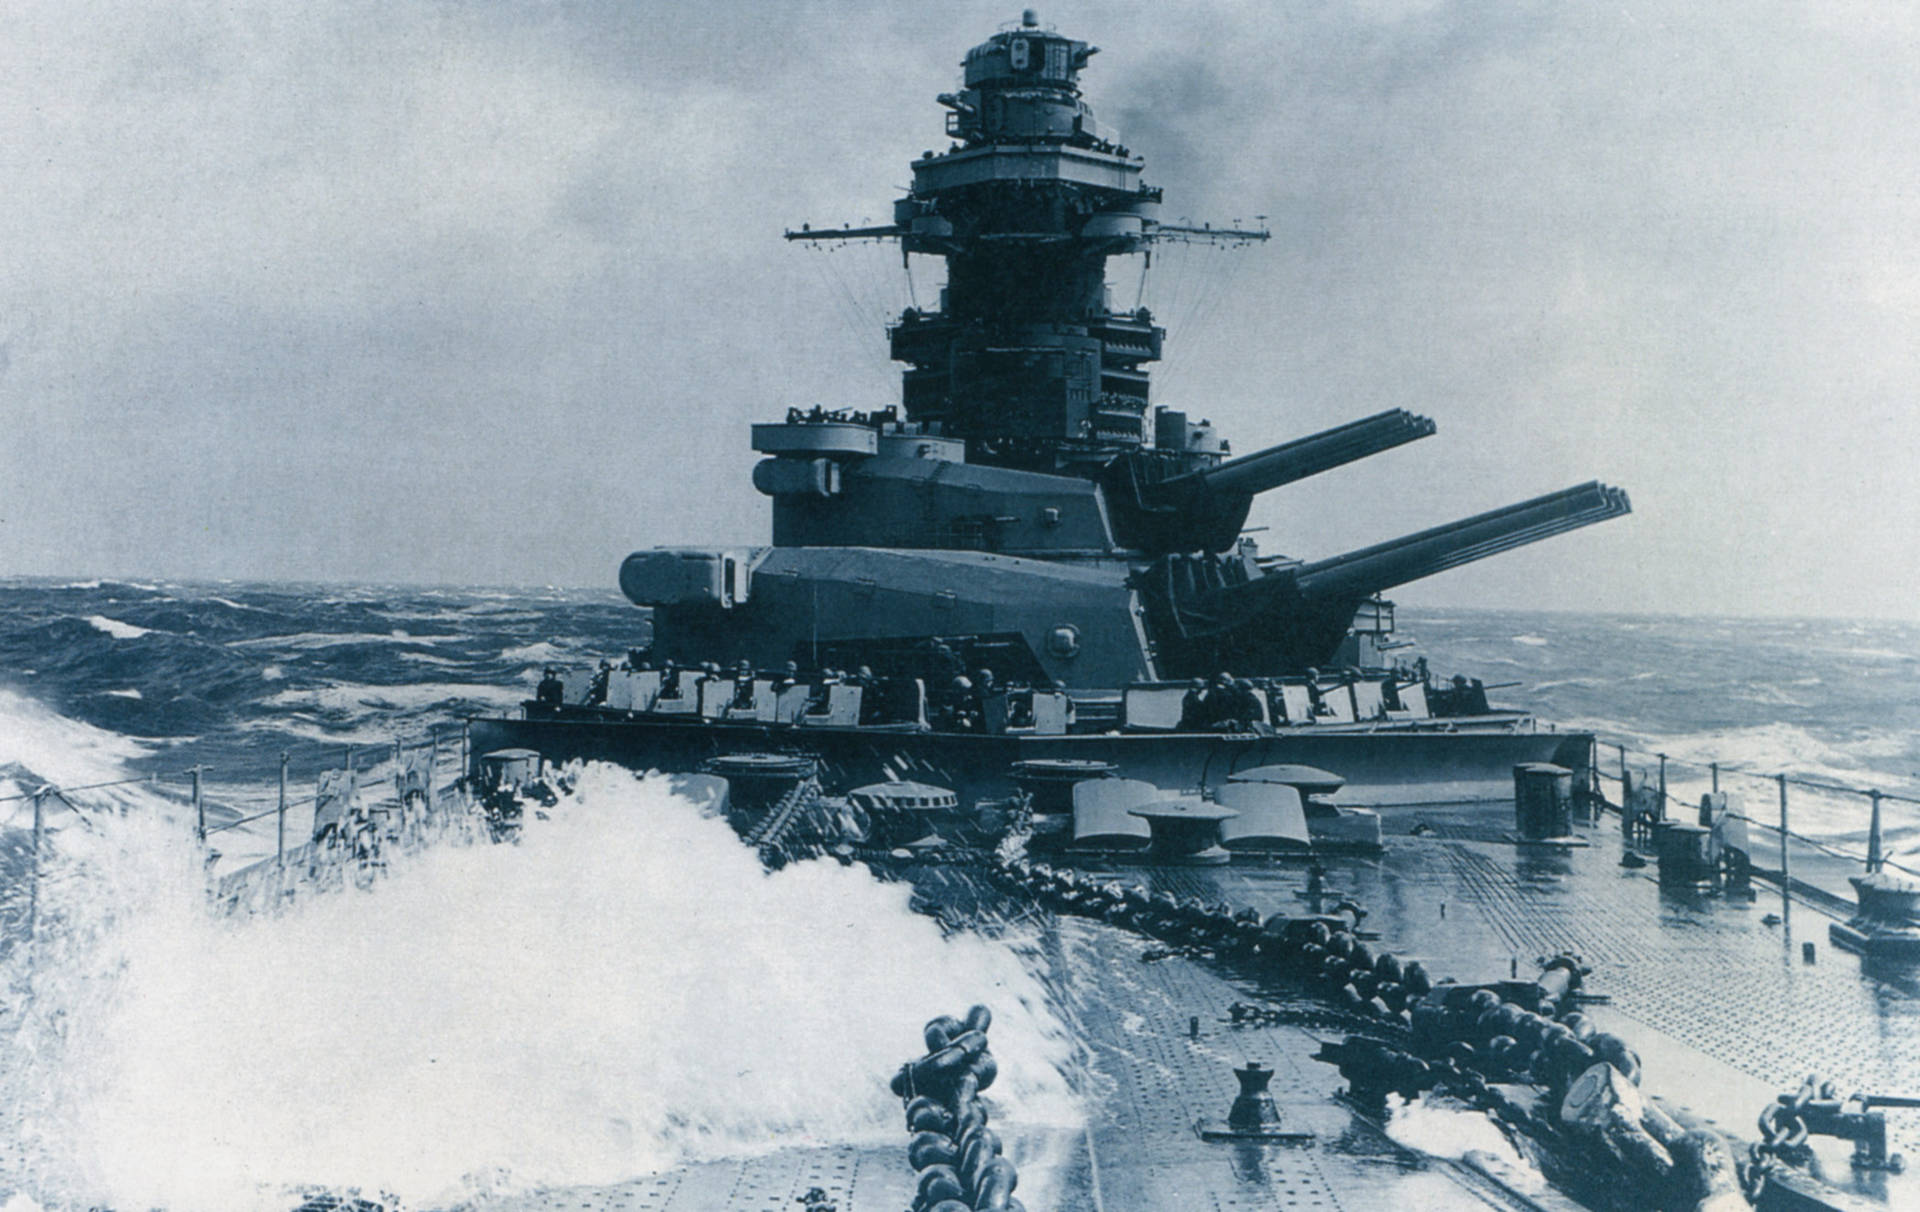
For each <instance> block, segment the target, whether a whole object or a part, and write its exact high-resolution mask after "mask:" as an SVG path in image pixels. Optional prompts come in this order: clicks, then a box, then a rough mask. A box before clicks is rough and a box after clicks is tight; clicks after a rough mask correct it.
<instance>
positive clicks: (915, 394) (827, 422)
mask: <svg viewBox="0 0 1920 1212" xmlns="http://www.w3.org/2000/svg"><path fill="white" fill-rule="evenodd" d="M1096 49H1097V48H1095V47H1093V46H1090V45H1089V44H1087V43H1086V42H1082V41H1077V40H1075V39H1073V38H1069V37H1066V36H1064V35H1061V34H1059V33H1057V32H1055V31H1053V30H1051V29H1046V28H1042V27H1040V26H1039V25H1037V24H1028V23H1021V24H1017V25H1016V26H1015V28H1013V29H1011V30H1009V31H1007V32H1005V33H1004V34H1002V35H999V36H996V37H995V38H993V39H991V40H989V41H987V42H985V43H982V44H981V45H980V46H978V47H976V48H974V49H973V50H972V51H970V52H969V53H968V55H967V56H966V59H965V62H964V64H963V81H962V84H963V87H962V88H961V89H960V90H959V91H958V92H954V93H945V94H942V95H941V96H940V97H939V102H940V104H941V105H942V106H943V107H944V108H945V109H946V111H947V116H946V131H947V134H948V135H949V136H950V137H951V139H952V144H951V146H950V147H949V148H948V150H946V151H944V152H941V153H938V154H936V153H934V152H932V151H928V152H927V153H925V154H924V155H922V156H921V157H920V158H919V159H917V160H915V161H914V162H913V164H912V173H913V185H912V187H911V189H910V190H909V191H908V192H907V193H906V195H905V196H904V197H901V198H900V199H898V200H897V201H896V202H895V203H894V207H893V222H891V223H889V224H886V225H883V226H865V227H852V226H846V227H839V228H814V227H812V226H810V225H809V226H803V227H802V228H800V229H798V230H793V231H789V232H787V233H786V235H787V238H788V240H790V241H794V242H797V243H805V244H814V245H819V244H829V243H840V242H845V241H885V242H892V243H894V244H897V246H898V247H899V249H900V253H901V256H902V259H903V261H904V260H908V259H910V258H912V257H916V256H918V257H923V258H927V257H931V258H937V259H939V260H940V261H941V262H942V263H943V264H944V268H945V282H946V284H945V286H944V288H943V289H942V290H941V293H940V302H939V306H938V307H937V308H933V309H921V308H917V307H910V308H908V309H907V310H906V311H904V312H903V313H902V314H901V315H900V316H899V317H898V318H897V320H896V321H895V322H894V323H893V324H892V326H891V327H890V330H889V332H888V339H889V342H890V352H891V356H892V358H893V359H894V360H896V361H898V362H901V363H904V364H905V370H904V373H903V375H902V388H901V398H900V401H899V403H898V404H897V405H891V406H888V407H886V408H883V409H877V410H872V411H864V412H863V411H860V410H857V409H854V408H844V407H843V408H831V409H829V408H826V407H822V406H816V407H813V408H811V409H802V408H793V409H790V410H789V411H788V412H787V414H786V415H785V417H784V418H782V419H780V420H775V421H770V422H768V423H765V424H759V425H755V426H754V427H753V431H752V446H753V449H754V450H755V451H756V452H758V453H759V454H761V455H762V456H764V457H763V458H762V459H761V461H760V462H759V463H758V465H757V466H755V467H754V468H753V484H754V486H755V487H756V488H757V489H758V490H759V491H760V492H762V493H763V494H765V495H766V496H767V497H769V498H771V501H772V512H773V525H772V539H773V542H772V545H771V546H767V547H741V548H719V549H716V548H694V547H670V548H657V549H653V550H647V551H640V552H636V553H634V554H633V555H631V556H629V557H628V558H627V559H626V561H625V563H624V564H623V565H622V566H621V568H620V573H619V584H620V588H621V589H622V591H623V592H624V593H625V594H626V596H627V597H628V598H629V599H630V600H631V601H632V602H634V603H635V604H636V605H638V606H641V607H644V608H646V610H647V611H648V612H649V616H648V620H647V624H648V627H649V628H650V631H649V634H648V636H647V638H646V639H645V640H644V641H642V642H641V643H638V644H636V645H635V647H634V648H633V649H632V650H631V651H630V652H628V653H624V654H615V655H616V656H617V660H615V659H613V658H610V659H609V660H608V661H607V662H606V663H605V664H603V665H602V667H601V668H600V669H599V670H597V671H596V670H572V671H567V672H559V671H556V672H555V673H554V675H553V676H552V677H551V678H550V679H549V680H548V681H547V682H546V683H544V684H543V685H542V687H541V692H540V695H539V696H538V698H537V700H536V701H535V702H534V703H532V704H530V705H529V708H528V709H527V710H526V711H525V712H524V713H523V714H522V716H520V717H519V718H510V719H484V720H477V721H475V723H474V728H475V730H476V744H477V745H478V746H479V747H480V748H481V749H482V750H511V749H529V750H533V751H537V752H538V753H540V754H542V755H544V756H545V757H546V758H548V759H550V760H567V759H572V758H594V759H606V760H612V761H617V762H622V763H625V764H629V765H636V766H642V767H659V768H662V769H667V770H680V771H688V770H693V769H696V768H698V767H699V766H700V765H701V764H702V763H703V762H709V761H712V760H716V759H719V760H726V759H729V758H733V757H736V756H738V755H742V754H751V753H765V752H772V753H789V752H790V753H794V754H798V755H801V756H804V757H807V758H809V759H811V760H813V761H815V762H817V764H818V765H819V767H820V775H821V778H822V779H823V780H824V782H825V784H826V786H827V789H828V790H829V791H831V792H835V793H843V792H847V791H851V790H854V789H856V788H860V787H865V786H871V785H874V784H877V783H880V782H884V781H887V780H889V779H900V778H907V777H911V778H913V779H915V780H918V781H922V782H925V783H928V784H931V785H935V786H940V787H945V788H947V789H949V790H951V791H952V792H953V793H954V795H955V797H956V799H957V802H958V804H959V806H960V808H961V810H962V811H963V812H965V811H967V810H968V809H969V807H970V806H971V805H975V804H979V803H984V802H995V801H1005V800H1008V799H1009V798H1011V797H1013V796H1016V795H1018V794H1021V793H1022V792H1023V791H1027V792H1030V791H1032V790H1033V788H1032V787H1031V786H1025V785H1023V784H1031V783H1033V782H1034V781H1035V780H1036V779H1038V780H1042V781H1044V780H1046V779H1048V778H1055V779H1058V778H1065V777H1068V776H1069V775H1070V774H1071V773H1072V771H1073V770H1075V769H1081V768H1089V767H1087V764H1089V763H1091V764H1094V765H1097V766H1098V767H1099V768H1101V769H1111V770H1118V771H1121V772H1124V773H1125V775H1126V776H1127V777H1128V778H1130V779H1134V780H1139V781H1144V782H1145V783H1149V784H1151V785H1153V786H1155V787H1158V788H1163V789H1177V788H1198V787H1204V786H1207V785H1209V784H1210V783H1211V782H1215V781H1220V780H1224V779H1226V778H1227V777H1228V776H1229V775H1231V774H1233V773H1234V772H1236V771H1242V770H1254V769H1260V768H1263V767H1268V766H1276V765H1297V766H1308V767H1313V768H1323V769H1329V770H1333V771H1337V772H1338V773H1339V774H1340V775H1341V777H1342V778H1343V779H1344V780H1345V783H1346V787H1347V792H1346V800H1347V802H1348V803H1349V804H1352V805H1366V806H1375V805H1393V804H1406V803H1411V802H1420V801H1422V800H1425V801H1428V802H1432V801H1435V800H1438V801H1452V800H1459V799H1466V798H1478V797H1489V798H1495V799H1497V798H1499V797H1501V796H1504V795H1506V794H1508V791H1507V788H1508V787H1509V785H1510V781H1511V774H1510V772H1511V770H1512V769H1513V767H1515V766H1516V765H1521V764H1526V763H1538V764H1546V765H1559V766H1562V767H1564V768H1566V769H1568V770H1570V771H1572V772H1573V774H1574V779H1575V782H1576V783H1578V784H1580V785H1582V786H1584V785H1585V784H1586V783H1587V782H1588V781H1589V778H1588V770H1589V766H1590V761H1589V756H1588V755H1589V754H1590V751H1591V748H1592V738H1591V737H1589V736H1584V735H1578V734H1570V733H1555V732H1552V731H1550V730H1546V729H1543V728H1542V727H1541V726H1540V725H1539V723H1538V722H1537V721H1536V720H1534V719H1533V718H1531V717H1530V716H1529V715H1527V714H1526V713H1523V712H1517V711H1502V710H1498V709H1496V708H1494V707H1493V706H1491V705H1490V704H1489V702H1488V698H1487V693H1486V688H1485V686H1484V685H1483V684H1481V683H1479V682H1477V681H1472V680H1470V679H1468V678H1466V677H1464V676H1454V677H1452V678H1450V679H1445V680H1442V679H1439V678H1437V677H1436V676H1435V675H1434V674H1433V672H1432V671H1430V670H1429V669H1428V668H1427V666H1426V663H1425V662H1424V661H1423V660H1419V659H1416V658H1412V657H1410V656H1409V651H1410V648H1409V643H1408V641H1406V640H1405V639H1403V638H1401V637H1399V636H1397V635H1396V631H1395V608H1394V604H1393V603H1392V602H1391V601H1390V600H1388V599H1387V598H1385V597H1383V596H1382V595H1383V594H1384V593H1385V592H1386V591H1388V590H1391V589H1393V588H1395V587H1397V586H1401V585H1405V584H1407V583H1409V582H1412V581H1416V580H1418V579H1420V578H1423V577H1427V576H1431V575H1434V574H1436V573H1439V572H1442V571H1445V570H1448V569H1451V568H1456V567H1458V566H1460V565H1463V564H1466V563H1469V562H1471V561H1475V560H1480V559H1485V558H1487V557H1490V556H1494V555H1497V554H1499V553H1502V552H1505V551H1509V550H1512V549H1514V548H1516V547H1519V546H1522V545H1525V544H1529V543H1534V542H1537V541H1540V540H1542V539H1546V538H1549V537H1552V536H1555V535H1559V534H1563V533H1566V532H1568V531H1571V530H1574V529H1577V528H1580V527H1583V526H1587V525H1591V524H1594V523H1597V522H1601V521H1605V520H1608V519H1610V518H1616V517H1619V516H1621V515H1622V514H1625V513H1627V512H1628V510H1629V504H1628V501H1627V496H1626V494H1625V493H1624V492H1622V491H1621V490H1619V489H1617V488H1612V487H1609V486H1606V485H1603V484H1600V483H1598V482H1594V483H1588V484H1584V485H1580V486H1577V487H1573V488H1568V489H1566V490H1564V491H1561V492H1555V493H1549V494H1546V495H1544V496H1540V497H1536V498H1534V499H1531V500H1528V501H1523V502H1520V503H1518V504H1514V505H1509V506H1506V507H1503V508H1499V509H1493V510H1489V511H1487V512H1483V513H1480V514H1477V515H1474V516H1472V517H1468V518H1464V519H1461V520H1458V521H1454V522H1451V523H1447V524H1443V525H1438V526H1433V527H1431V528H1428V529H1425V530H1422V531H1419V532H1417V533H1414V534H1410V535H1406V536H1403V537H1400V538H1396V539H1391V540H1388V541H1385V542H1380V543H1376V544H1373V545H1371V546H1368V547H1365V548H1362V549H1360V550H1357V551H1351V552H1347V553H1345V554H1340V555H1334V556H1329V557H1322V558H1292V557H1288V556H1282V555H1269V554H1262V553H1261V552H1260V550H1259V548H1258V546H1257V545H1256V543H1255V542H1254V540H1253V539H1252V537H1251V536H1250V535H1249V533H1248V532H1247V530H1246V522H1247V518H1248V514H1249V511H1250V509H1251V508H1252V505H1253V502H1254V499H1255V497H1256V496H1257V495H1259V494H1261V493H1264V492H1268V491H1272V490H1276V489H1280V488H1282V487H1284V486H1287V485H1290V484H1295V483H1298V482H1300V481H1302V480H1305V479H1307V478H1309V477H1312V476H1315V475H1319V474H1322V473H1326V472H1330V471H1333V470H1334V469H1336V468H1339V467H1341V466H1343V465H1346V464H1350V463H1352V462H1354V461H1356V460H1360V459H1364V458H1367V457H1369V456H1373V455H1377V454H1380V453H1382V452H1385V451H1388V450H1391V449H1394V448H1396V447H1399V446H1402V445H1405V444H1407V443H1410V442H1414V441H1417V440H1420V439H1423V438H1426V437H1429V436H1431V435H1432V434H1434V433H1435V432H1436V426H1435V423H1434V422H1433V421H1432V420H1431V419H1429V418H1426V417H1422V416H1418V415H1415V414H1413V413H1410V412H1408V411H1406V410H1403V409H1395V410H1390V411H1386V412H1382V413H1379V414H1376V415H1373V416H1369V417H1364V418H1360V419H1357V420H1354V421H1351V422H1349V423H1347V424H1343V425H1339V426H1336V427H1334V428H1332V429H1329V430H1326V431H1324V432H1320V433H1315V434H1311V435H1308V436H1305V437H1299V438H1295V439H1293V440H1290V441H1285V442H1282V443H1280V444H1278V445H1274V446H1270V447H1267V448H1265V449H1262V450H1258V451H1256V452H1254V453H1251V454H1244V455H1238V456H1235V455H1233V454H1232V452H1231V448H1230V445H1229V443H1228V441H1227V439H1226V438H1225V437H1224V436H1222V435H1221V434H1220V433H1219V432H1217V430H1216V429H1215V428H1214V427H1213V426H1212V425H1211V424H1210V423H1209V422H1207V421H1205V420H1203V419H1199V418H1198V417H1196V416H1195V415H1193V414H1192V413H1190V412H1185V411H1179V410H1175V409H1171V408H1167V407H1157V406H1153V405H1152V404H1151V403H1150V401H1149V370H1148V367H1149V365H1150V364H1151V363H1153V362H1154V361H1156V360H1158V359H1159V358H1160V356H1161V353H1162V349H1163V338H1164V335H1165V334H1164V330H1163V329H1162V328H1161V327H1160V326H1159V325H1158V324H1157V323H1156V320H1155V317H1154V315H1153V314H1152V313H1151V312H1150V311H1149V310H1147V309H1145V308H1136V309H1133V310H1124V309H1118V308H1116V307H1115V306H1114V305H1113V302H1112V300H1111V292H1110V290H1109V288H1108V286H1107V283H1106V272H1107V265H1108V261H1109V259H1110V258H1113V257H1116V256H1126V255H1137V256H1140V257H1142V258H1144V259H1146V260H1147V261H1148V262H1149V263H1150V261H1151V258H1152V255H1153V252H1154V249H1155V248H1156V247H1157V246H1161V245H1165V244H1168V243H1171V242H1182V243H1206V244H1224V245H1248V244H1256V243H1259V242H1262V241H1265V240H1267V239H1268V237H1269V233H1268V232H1267V231H1265V230H1262V229H1258V228H1249V227H1243V226H1239V225H1235V224H1224V225H1214V224H1210V223H1203V224H1194V223H1189V222H1177V223H1176V222H1168V221H1165V220H1164V219H1163V218H1162V217H1161V214H1160V210H1161V203H1162V192H1161V190H1160V189H1159V188H1158V187H1156V186H1153V185H1150V184H1146V183H1145V182H1144V181H1143V173H1144V171H1145V165H1144V161H1143V159H1142V158H1141V157H1139V156H1137V155H1135V154H1133V152H1132V151H1131V150H1129V149H1128V148H1127V147H1126V146H1124V145H1123V144H1122V143H1120V142H1119V134H1118V132H1114V131H1111V130H1109V129H1107V128H1106V127H1105V126H1103V125H1102V124H1101V123H1100V122H1099V121H1098V120H1097V119H1096V118H1095V116H1094V114H1093V112H1092V110H1091V108H1090V107H1089V105H1088V104H1087V103H1086V101H1085V100H1084V99H1083V97H1082V95H1081V90H1080V87H1079V80H1080V73H1081V71H1082V70H1083V69H1084V68H1085V67H1086V65H1087V64H1088V61H1089V60H1090V58H1091V57H1092V56H1093V55H1094V53H1095V51H1096ZM638 630H639V624H638V622H636V631H638ZM1036 764H1038V765H1036ZM1040 798H1041V801H1042V806H1043V809H1044V808H1045V807H1047V806H1048V805H1049V804H1051V803H1052V802H1053V801H1052V800H1050V799H1049V797H1048V796H1046V795H1044V794H1043V795H1042V796H1041V797H1040ZM1054 798H1055V799H1057V797H1054ZM1136 823H1137V822H1136ZM1043 832H1044V831H1043ZM1230 832H1231V829H1230Z"/></svg>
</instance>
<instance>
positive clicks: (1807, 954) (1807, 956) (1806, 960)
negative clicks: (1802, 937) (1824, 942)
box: [1800, 943, 1814, 964]
mask: <svg viewBox="0 0 1920 1212" xmlns="http://www.w3.org/2000/svg"><path fill="white" fill-rule="evenodd" d="M1813 955H1814V952H1813V944H1812V943H1801V944H1800V962H1801V963H1803V964H1811V963H1812V962H1813Z"/></svg>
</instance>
